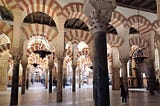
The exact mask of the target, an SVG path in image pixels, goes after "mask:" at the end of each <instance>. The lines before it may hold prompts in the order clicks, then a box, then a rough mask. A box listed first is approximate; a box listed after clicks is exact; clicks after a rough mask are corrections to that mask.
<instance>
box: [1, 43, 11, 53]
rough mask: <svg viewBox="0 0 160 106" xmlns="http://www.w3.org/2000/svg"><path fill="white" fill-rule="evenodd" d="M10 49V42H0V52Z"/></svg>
mask: <svg viewBox="0 0 160 106" xmlns="http://www.w3.org/2000/svg"><path fill="white" fill-rule="evenodd" d="M9 49H10V43H6V44H0V53H1V52H4V51H6V50H9Z"/></svg>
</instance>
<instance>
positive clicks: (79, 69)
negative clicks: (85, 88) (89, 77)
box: [78, 68, 82, 88]
mask: <svg viewBox="0 0 160 106" xmlns="http://www.w3.org/2000/svg"><path fill="white" fill-rule="evenodd" d="M78 72H79V74H78V77H79V78H78V79H79V88H81V82H82V81H81V80H82V78H81V76H82V75H81V73H82V71H81V68H78Z"/></svg>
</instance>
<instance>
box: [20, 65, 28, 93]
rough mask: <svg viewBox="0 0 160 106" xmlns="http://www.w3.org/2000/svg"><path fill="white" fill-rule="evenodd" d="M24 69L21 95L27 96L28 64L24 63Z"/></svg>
mask: <svg viewBox="0 0 160 106" xmlns="http://www.w3.org/2000/svg"><path fill="white" fill-rule="evenodd" d="M22 67H23V74H22V89H21V94H25V86H26V68H27V63H22Z"/></svg>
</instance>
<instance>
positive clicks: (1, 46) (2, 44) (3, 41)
mask: <svg viewBox="0 0 160 106" xmlns="http://www.w3.org/2000/svg"><path fill="white" fill-rule="evenodd" d="M9 49H10V39H9V38H8V37H7V36H6V35H5V34H4V33H2V34H1V35H0V53H2V52H4V51H6V50H9Z"/></svg>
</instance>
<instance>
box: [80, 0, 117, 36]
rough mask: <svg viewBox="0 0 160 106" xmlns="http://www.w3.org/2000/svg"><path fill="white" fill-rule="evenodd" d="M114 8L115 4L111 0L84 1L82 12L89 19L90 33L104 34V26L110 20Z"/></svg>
mask: <svg viewBox="0 0 160 106" xmlns="http://www.w3.org/2000/svg"><path fill="white" fill-rule="evenodd" d="M115 8H116V4H115V1H113V0H85V2H84V8H83V12H84V14H85V15H86V16H88V17H89V23H90V25H91V28H90V30H91V31H92V33H95V32H98V31H105V32H106V25H107V23H108V22H109V21H110V20H111V15H112V12H113V10H114V9H115Z"/></svg>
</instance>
